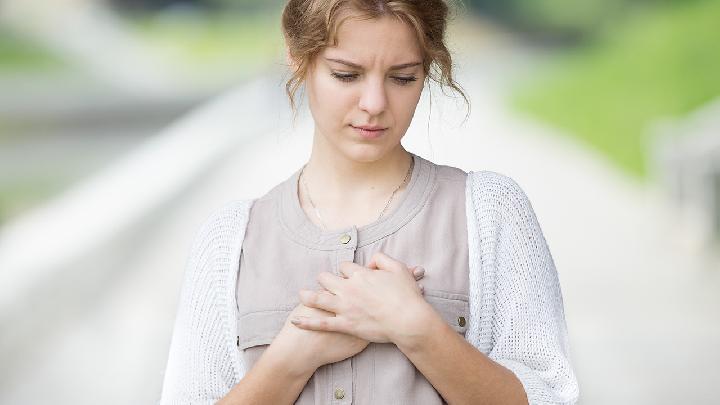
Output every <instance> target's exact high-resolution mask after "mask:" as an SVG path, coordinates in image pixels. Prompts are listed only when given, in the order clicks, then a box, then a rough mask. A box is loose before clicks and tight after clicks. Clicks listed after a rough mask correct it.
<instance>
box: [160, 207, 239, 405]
mask: <svg viewBox="0 0 720 405" xmlns="http://www.w3.org/2000/svg"><path fill="white" fill-rule="evenodd" d="M243 204H244V203H243V202H242V201H233V202H231V203H228V204H226V205H224V206H223V207H221V208H220V209H218V210H216V211H215V212H214V213H213V214H212V215H210V217H209V218H208V219H207V220H206V221H205V222H204V223H203V225H202V226H201V228H200V230H199V231H198V232H197V233H196V235H195V238H194V241H193V243H192V246H191V249H190V253H189V256H188V259H187V262H186V266H185V274H184V278H183V282H182V288H181V292H180V300H179V304H178V310H177V314H176V318H175V324H174V328H173V333H172V338H171V342H170V349H169V355H168V361H167V366H166V369H165V374H164V377H163V387H162V393H161V398H160V400H159V404H161V405H180V404H183V405H188V404H198V405H205V404H207V405H210V404H214V403H215V402H216V401H218V400H219V399H220V398H222V397H223V396H224V395H225V394H226V393H227V392H228V391H229V390H230V389H231V388H232V387H233V385H234V384H235V383H236V382H237V381H238V380H239V376H238V370H237V367H236V366H234V364H236V363H234V362H235V359H234V358H233V356H235V354H234V353H233V350H234V349H235V341H234V338H235V336H229V334H228V332H227V330H229V327H228V323H229V322H230V321H231V320H232V319H233V318H230V317H234V316H235V315H234V312H232V306H231V305H232V302H234V300H233V297H234V295H233V296H230V293H233V294H234V289H232V288H231V287H233V286H229V285H226V284H227V279H228V277H227V275H226V274H224V273H225V272H227V271H236V270H237V266H236V264H234V263H232V258H233V257H234V256H235V253H234V252H232V250H233V249H234V247H233V246H232V244H233V243H232V241H233V240H235V239H236V238H237V237H236V235H237V233H238V232H244V229H243V227H244V225H245V223H246V218H244V217H245V216H247V209H245V208H243V207H244V205H243ZM238 248H239V247H238Z"/></svg>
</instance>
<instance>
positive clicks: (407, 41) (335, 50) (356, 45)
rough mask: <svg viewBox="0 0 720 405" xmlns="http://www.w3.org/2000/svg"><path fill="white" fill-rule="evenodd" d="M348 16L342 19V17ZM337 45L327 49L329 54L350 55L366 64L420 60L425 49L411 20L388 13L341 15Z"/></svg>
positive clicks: (336, 36) (350, 57)
mask: <svg viewBox="0 0 720 405" xmlns="http://www.w3.org/2000/svg"><path fill="white" fill-rule="evenodd" d="M344 17H347V18H345V19H344V20H342V18H344ZM339 21H341V22H340V25H339V26H338V29H337V31H336V35H335V42H336V45H335V46H330V47H327V48H325V49H324V50H323V55H324V56H325V57H340V58H349V59H352V60H353V61H355V62H359V63H363V64H374V63H382V64H388V65H392V64H394V63H396V62H398V61H399V62H401V63H405V62H411V61H412V62H420V61H422V51H421V49H420V44H419V42H418V39H417V36H416V34H415V31H414V30H413V28H412V27H410V26H409V25H408V24H407V23H405V22H403V21H401V20H399V19H397V18H395V17H392V16H389V15H384V16H382V17H379V18H363V17H359V16H357V15H346V16H342V17H341V20H339Z"/></svg>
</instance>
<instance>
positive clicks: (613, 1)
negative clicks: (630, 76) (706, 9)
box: [465, 0, 695, 41]
mask: <svg viewBox="0 0 720 405" xmlns="http://www.w3.org/2000/svg"><path fill="white" fill-rule="evenodd" d="M691 1H695V0H465V3H467V4H468V6H469V7H470V8H471V9H473V10H474V11H476V12H479V13H483V14H487V15H489V16H491V17H494V18H496V19H499V20H500V21H502V22H504V23H505V24H507V25H509V26H510V27H511V28H513V29H515V30H518V31H523V32H527V33H529V34H532V37H533V38H539V39H550V40H569V41H577V40H584V39H588V38H589V37H592V36H593V35H595V34H596V33H597V32H598V31H599V30H601V29H603V27H604V26H605V25H607V24H610V23H612V22H613V20H614V19H616V18H617V17H619V16H621V14H623V13H626V12H628V11H629V10H632V9H634V8H641V7H642V8H648V7H649V8H652V7H655V6H658V5H661V4H663V3H689V2H691Z"/></svg>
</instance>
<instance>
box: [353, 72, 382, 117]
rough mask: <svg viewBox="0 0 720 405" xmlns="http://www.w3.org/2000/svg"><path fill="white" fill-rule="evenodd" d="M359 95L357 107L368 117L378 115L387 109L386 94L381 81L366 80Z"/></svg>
mask: <svg viewBox="0 0 720 405" xmlns="http://www.w3.org/2000/svg"><path fill="white" fill-rule="evenodd" d="M361 91H362V93H361V94H360V103H359V107H360V109H361V110H363V111H365V112H367V113H368V114H370V115H378V114H380V113H382V112H383V111H385V109H386V108H387V94H386V93H385V83H384V82H383V80H382V79H380V80H377V79H371V80H367V81H366V83H365V85H364V86H363V88H362V90H361Z"/></svg>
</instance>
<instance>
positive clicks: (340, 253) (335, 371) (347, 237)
mask: <svg viewBox="0 0 720 405" xmlns="http://www.w3.org/2000/svg"><path fill="white" fill-rule="evenodd" d="M357 243H358V238H357V228H356V227H354V226H353V227H352V229H350V230H349V231H348V232H345V233H343V234H341V235H339V236H338V239H337V244H338V250H336V251H335V258H336V260H335V273H336V274H337V275H338V276H341V277H342V273H340V263H341V262H355V250H356V249H357ZM330 366H331V367H332V372H331V373H330V374H331V376H332V378H331V381H330V384H331V392H332V393H331V395H332V398H331V403H332V404H351V403H352V401H353V384H354V383H355V382H354V381H353V369H352V368H353V363H352V357H348V358H347V359H345V360H342V361H339V362H336V363H332V364H331V365H330Z"/></svg>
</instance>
